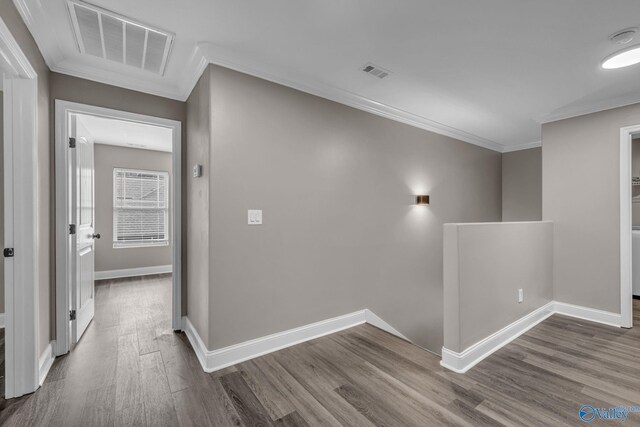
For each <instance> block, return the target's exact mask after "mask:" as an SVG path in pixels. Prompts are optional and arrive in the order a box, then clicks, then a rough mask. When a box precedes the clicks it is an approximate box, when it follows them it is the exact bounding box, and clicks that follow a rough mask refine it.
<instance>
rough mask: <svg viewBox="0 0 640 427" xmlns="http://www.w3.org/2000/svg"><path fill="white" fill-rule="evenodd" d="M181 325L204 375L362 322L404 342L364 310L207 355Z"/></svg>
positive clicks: (189, 328) (186, 324) (188, 324)
mask: <svg viewBox="0 0 640 427" xmlns="http://www.w3.org/2000/svg"><path fill="white" fill-rule="evenodd" d="M183 321H184V328H183V329H184V332H185V333H186V334H187V337H188V339H189V342H191V346H192V347H193V350H194V351H195V353H196V356H197V357H198V360H199V361H200V364H201V365H202V369H204V370H205V372H214V371H217V370H220V369H223V368H226V367H229V366H232V365H235V364H237V363H240V362H244V361H246V360H250V359H253V358H256V357H259V356H263V355H265V354H268V353H272V352H274V351H278V350H281V349H283V348H287V347H291V346H293V345H296V344H300V343H303V342H305V341H309V340H312V339H315V338H319V337H322V336H325V335H329V334H332V333H334V332H338V331H341V330H344V329H348V328H351V327H354V326H357V325H361V324H363V323H365V322H368V323H371V324H372V325H373V326H376V327H378V328H380V329H382V330H384V331H387V332H389V333H391V334H394V335H397V336H399V337H400V338H403V339H405V340H407V338H406V337H405V336H403V335H402V334H400V333H399V332H398V331H397V330H395V329H394V328H393V327H392V326H391V325H389V324H388V323H386V322H385V321H383V320H382V319H380V318H379V317H378V316H376V315H375V314H374V313H373V312H371V311H370V310H366V309H365V310H360V311H356V312H353V313H350V314H345V315H344V316H338V317H334V318H332V319H327V320H323V321H320V322H316V323H311V324H309V325H305V326H301V327H299V328H294V329H289V330H287V331H284V332H278V333H275V334H271V335H267V336H264V337H261V338H256V339H253V340H250V341H246V342H243V343H240V344H235V345H232V346H229V347H225V348H221V349H219V350H213V351H210V350H207V347H206V346H205V345H204V342H203V341H202V339H201V338H200V336H199V335H198V332H197V331H196V329H195V328H194V326H193V324H192V323H191V322H190V321H189V319H188V318H187V317H184V318H183Z"/></svg>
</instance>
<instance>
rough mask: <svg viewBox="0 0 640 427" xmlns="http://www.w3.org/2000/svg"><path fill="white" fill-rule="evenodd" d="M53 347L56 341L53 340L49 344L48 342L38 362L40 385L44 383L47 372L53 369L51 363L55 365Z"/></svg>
mask: <svg viewBox="0 0 640 427" xmlns="http://www.w3.org/2000/svg"><path fill="white" fill-rule="evenodd" d="M53 347H54V341H51V342H50V343H49V344H47V348H45V349H44V351H43V352H42V355H40V360H39V363H38V367H39V371H38V381H39V382H38V384H40V385H42V383H44V380H45V379H46V378H47V374H48V373H49V370H50V369H51V365H53V360H54V359H55V358H54V356H53Z"/></svg>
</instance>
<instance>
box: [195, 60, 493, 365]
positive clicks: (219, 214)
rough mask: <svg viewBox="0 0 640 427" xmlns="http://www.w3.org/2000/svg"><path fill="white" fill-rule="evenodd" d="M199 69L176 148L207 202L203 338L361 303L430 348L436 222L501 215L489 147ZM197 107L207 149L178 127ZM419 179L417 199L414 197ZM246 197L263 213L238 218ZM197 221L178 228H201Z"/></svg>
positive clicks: (436, 338) (226, 338)
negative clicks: (199, 172) (180, 147)
mask: <svg viewBox="0 0 640 427" xmlns="http://www.w3.org/2000/svg"><path fill="white" fill-rule="evenodd" d="M206 73H211V74H210V76H209V77H204V78H210V79H211V89H210V92H211V94H212V95H211V113H210V116H209V117H206V116H205V115H204V114H203V116H202V117H200V118H199V119H198V120H199V121H198V123H192V122H191V120H195V119H194V118H192V117H190V118H189V120H190V122H189V144H190V145H189V150H188V151H189V152H190V153H191V152H192V151H197V152H199V153H201V154H200V155H192V154H190V155H189V159H190V163H193V162H194V161H196V159H198V158H199V159H203V158H204V157H206V156H207V154H208V157H209V161H210V165H209V167H205V177H204V178H203V180H204V179H208V180H209V184H208V185H209V186H210V188H209V197H210V200H209V201H208V203H207V201H206V200H204V198H205V197H206V196H205V194H206V189H205V188H198V187H196V186H195V184H194V183H195V182H197V180H193V179H191V178H190V179H189V181H190V182H191V185H194V187H192V188H191V189H190V190H189V197H192V196H193V195H197V197H198V198H199V199H198V202H197V203H202V204H203V205H204V206H205V208H206V206H208V209H209V210H210V213H209V223H208V227H209V232H210V240H209V242H205V241H202V242H201V243H199V244H198V245H197V246H198V248H201V249H203V252H202V253H203V254H206V245H207V244H209V248H208V249H209V252H208V256H209V259H208V264H209V273H208V274H209V295H208V298H209V301H210V302H209V305H208V310H209V312H208V326H209V330H208V339H206V338H205V340H207V342H206V344H207V346H208V348H209V349H218V348H221V347H225V346H228V345H231V344H236V343H239V342H243V341H246V340H249V339H252V338H256V337H260V336H264V335H267V334H271V333H274V332H278V331H283V330H287V329H290V328H293V327H297V326H301V325H305V324H308V323H312V322H315V321H319V320H324V319H327V318H331V317H334V316H338V315H343V314H345V313H349V312H353V311H355V310H359V309H363V308H369V309H371V310H373V311H374V312H375V313H376V314H377V315H379V316H380V317H382V318H383V319H385V320H386V321H387V322H389V323H390V324H391V325H392V326H393V327H395V328H396V329H398V330H399V331H400V332H401V333H403V334H404V335H406V336H407V337H409V338H410V339H411V340H413V341H414V342H416V343H417V344H419V345H421V346H423V347H426V348H428V349H430V350H432V351H434V352H440V349H441V347H442V342H443V332H442V331H443V329H442V328H443V325H442V320H443V319H442V316H443V313H442V311H443V310H442V298H443V284H442V281H443V278H442V238H443V237H442V234H443V233H442V225H443V224H444V223H445V222H473V221H499V220H500V219H501V199H502V196H501V186H502V184H501V155H500V154H499V153H496V152H493V151H490V150H486V149H483V148H480V147H475V146H472V145H469V144H466V143H463V142H460V141H457V140H454V139H452V138H448V137H445V136H441V135H437V134H434V133H431V132H427V131H424V130H420V129H417V128H414V127H411V126H407V125H403V124H400V123H397V122H394V121H391V120H387V119H384V118H380V117H378V116H374V115H371V114H368V113H365V112H362V111H359V110H355V109H352V108H349V107H346V106H344V105H340V104H337V103H334V102H331V101H328V100H326V99H322V98H318V97H315V96H311V95H308V94H305V93H302V92H299V91H296V90H293V89H290V88H286V87H283V86H279V85H277V84H273V83H270V82H267V81H264V80H261V79H258V78H254V77H250V76H247V75H244V74H241V73H237V72H234V71H231V70H228V69H224V68H221V67H217V66H211V67H209V69H208V70H207V71H206ZM201 82H202V80H201ZM206 92H207V90H206V88H204V89H202V90H200V91H196V92H194V95H195V94H196V93H199V95H198V96H202V94H206ZM196 102H198V101H197V99H196V98H194V96H193V95H192V99H190V104H193V105H195V104H196ZM200 102H203V103H204V104H206V101H204V100H200ZM189 111H191V109H189ZM208 119H209V120H211V145H210V153H207V152H206V150H204V149H202V148H201V146H204V145H206V136H202V137H201V140H199V141H195V140H194V138H195V137H194V135H193V134H192V133H191V132H192V131H191V129H197V130H198V132H206V130H207V123H205V122H206V121H207V120H208ZM192 144H193V145H194V146H195V147H194V148H193V150H192V146H191V145H192ZM205 161H206V160H202V162H205ZM190 166H191V165H190ZM201 182H202V181H201ZM202 187H204V184H203V185H202ZM423 192H424V193H427V194H430V195H431V200H432V204H431V206H429V207H419V206H414V205H413V204H412V203H413V196H414V195H415V194H417V193H423ZM195 203H196V202H195V201H193V200H192V201H190V202H189V205H190V210H191V207H195ZM247 209H263V213H264V225H262V226H248V225H247ZM201 214H202V215H204V213H203V212H201ZM190 215H192V216H193V215H194V213H193V212H191V213H190ZM190 220H192V219H191V218H190ZM194 227H196V225H195V224H194ZM197 227H202V228H195V229H190V230H189V233H188V234H189V238H190V239H191V238H192V237H195V238H198V236H202V235H206V232H207V230H206V225H198V226H197ZM189 245H190V246H189V253H190V258H189V264H190V265H191V264H192V263H193V265H194V266H195V265H198V264H196V261H195V259H194V257H193V256H192V255H191V254H192V252H191V251H192V250H195V249H196V247H195V244H194V243H193V242H190V243H189ZM206 264H207V263H206V262H204V263H200V264H199V266H200V267H201V268H205V267H204V265H206ZM189 271H190V274H191V271H192V268H190V269H189ZM192 279H193V277H192V276H190V287H191V286H197V285H195V284H194V283H193V280H192ZM201 285H202V284H201ZM189 292H190V293H191V290H190V291H189ZM191 301H192V298H189V304H190V305H189V313H190V314H189V315H190V317H191V315H192V314H193V307H192V306H191ZM202 304H203V305H204V303H202ZM198 331H199V333H200V335H201V336H203V337H206V336H207V331H206V328H203V329H198Z"/></svg>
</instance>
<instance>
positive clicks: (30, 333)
mask: <svg viewBox="0 0 640 427" xmlns="http://www.w3.org/2000/svg"><path fill="white" fill-rule="evenodd" d="M0 73H2V74H3V76H4V77H3V90H4V101H3V104H4V117H3V119H4V143H3V150H4V179H5V182H4V232H5V237H4V242H3V245H4V248H11V250H12V252H11V254H9V253H7V254H5V255H7V256H5V257H4V259H3V262H4V266H5V274H4V285H5V289H4V291H5V323H6V325H5V396H6V398H12V397H18V396H22V395H24V394H27V393H31V392H33V391H35V390H36V389H37V388H38V386H39V382H38V379H39V356H40V352H39V346H40V345H39V342H38V337H39V333H38V326H39V317H38V316H39V315H38V313H39V310H38V304H39V301H38V295H39V283H40V281H41V278H40V271H39V263H38V226H37V225H38V173H39V172H38V131H37V124H38V104H37V102H38V75H37V73H36V71H35V70H34V68H33V67H32V66H31V64H30V63H29V60H28V59H27V57H26V56H25V55H24V53H23V52H22V50H21V49H20V46H19V45H18V43H17V42H16V40H15V39H14V37H13V35H12V34H11V32H10V31H9V29H8V28H7V26H6V25H5V23H4V21H2V20H1V19H0ZM8 255H11V256H8ZM46 274H47V275H48V272H46ZM47 277H48V276H47ZM47 344H48V343H47Z"/></svg>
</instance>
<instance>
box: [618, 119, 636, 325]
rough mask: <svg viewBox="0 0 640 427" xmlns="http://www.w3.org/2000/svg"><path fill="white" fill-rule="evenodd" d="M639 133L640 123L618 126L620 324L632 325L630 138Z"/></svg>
mask: <svg viewBox="0 0 640 427" xmlns="http://www.w3.org/2000/svg"><path fill="white" fill-rule="evenodd" d="M638 134H640V125H635V126H627V127H623V128H620V326H621V327H623V328H631V327H633V287H632V267H633V263H632V260H633V257H632V255H633V254H632V250H633V246H632V241H631V230H632V228H633V227H632V225H633V223H632V217H631V213H632V204H631V191H632V190H631V178H632V170H631V162H632V155H631V153H632V151H631V147H632V140H633V136H634V135H638Z"/></svg>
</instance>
